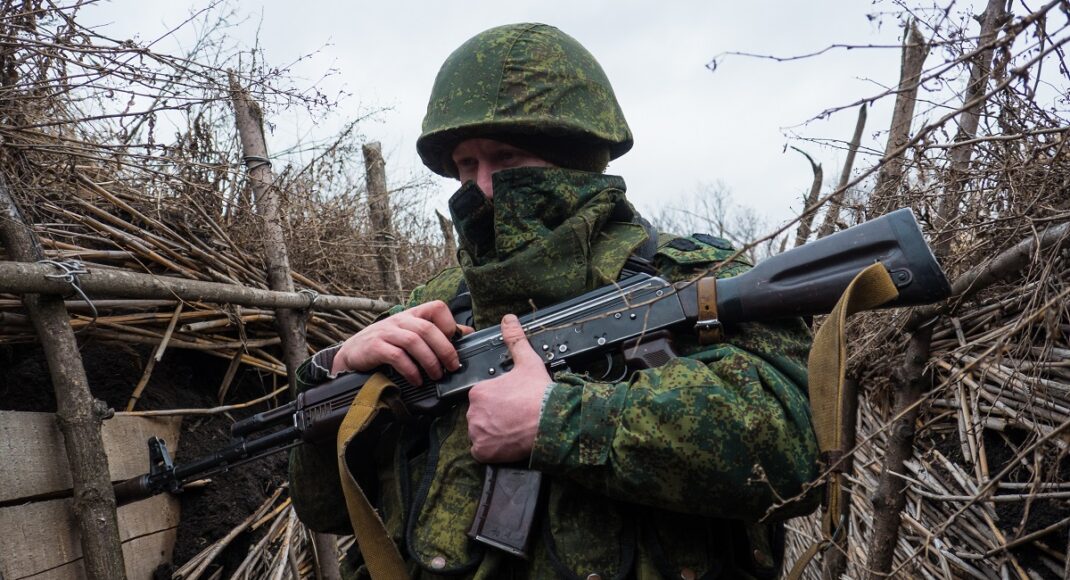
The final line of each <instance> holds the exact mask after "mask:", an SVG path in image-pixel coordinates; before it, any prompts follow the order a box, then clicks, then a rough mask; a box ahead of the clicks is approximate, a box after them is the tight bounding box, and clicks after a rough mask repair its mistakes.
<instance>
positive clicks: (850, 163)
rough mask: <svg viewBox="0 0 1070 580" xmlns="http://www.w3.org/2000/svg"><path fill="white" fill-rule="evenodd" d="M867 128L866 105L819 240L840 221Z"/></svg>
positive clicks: (849, 148) (848, 148) (858, 121)
mask: <svg viewBox="0 0 1070 580" xmlns="http://www.w3.org/2000/svg"><path fill="white" fill-rule="evenodd" d="M865 128H866V105H865V103H863V104H862V106H861V107H859V108H858V120H857V121H855V132H854V135H852V136H851V144H850V145H848V146H847V159H846V160H845V161H844V162H843V172H841V173H840V182H839V183H837V184H836V191H838V192H839V193H837V194H836V195H834V196H832V197H830V198H829V202H828V209H827V210H825V219H824V221H822V222H821V229H819V230H817V238H818V239H821V238H823V237H825V236H827V235H829V234H831V233H832V232H833V230H835V229H836V222H838V221H839V219H840V207H841V205H842V204H843V197H844V196H845V195H847V182H848V181H850V179H851V168H852V167H854V164H855V155H856V154H857V153H858V146H859V145H861V143H862V131H863V129H865Z"/></svg>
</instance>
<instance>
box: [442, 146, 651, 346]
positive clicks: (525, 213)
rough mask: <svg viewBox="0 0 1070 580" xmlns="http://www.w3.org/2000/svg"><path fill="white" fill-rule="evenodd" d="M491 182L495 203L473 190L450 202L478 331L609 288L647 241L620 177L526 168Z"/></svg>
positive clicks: (464, 190)
mask: <svg viewBox="0 0 1070 580" xmlns="http://www.w3.org/2000/svg"><path fill="white" fill-rule="evenodd" d="M493 179H494V199H493V201H492V200H488V199H487V198H486V197H485V196H484V195H483V192H482V191H480V189H479V187H478V186H476V184H475V183H474V182H467V183H465V184H464V185H462V186H461V188H460V189H459V190H458V191H457V193H455V194H454V195H453V197H451V198H450V213H451V214H452V216H453V221H454V223H455V224H456V225H457V230H458V233H459V237H460V243H459V245H460V249H459V251H458V261H459V262H460V265H461V269H462V271H463V272H464V278H465V280H466V281H467V283H468V287H469V289H470V290H471V293H472V306H473V314H474V319H475V324H476V327H477V328H483V327H486V326H490V325H494V324H498V323H500V322H501V318H502V316H504V315H505V314H509V313H513V314H517V315H524V314H527V313H529V312H531V311H532V310H534V309H537V308H542V307H545V306H549V305H552V304H556V303H558V302H562V301H564V300H567V299H569V298H573V297H575V296H576V295H578V294H581V293H583V292H586V291H589V290H593V289H594V288H597V287H600V286H604V285H606V284H610V283H612V282H613V281H615V280H616V277H617V275H618V273H619V272H620V270H621V268H622V267H623V265H624V262H625V260H627V259H628V256H630V255H631V254H632V252H633V251H635V249H636V248H638V247H639V245H640V244H642V243H643V242H644V241H645V240H646V238H647V234H646V232H645V231H644V229H643V227H642V226H641V225H639V224H638V223H634V219H635V217H636V214H635V212H634V210H633V209H632V207H631V205H630V204H628V202H627V200H626V199H625V196H624V181H623V180H622V179H621V178H620V177H616V176H612V175H603V174H600V173H588V172H584V171H575V170H570V169H559V168H545V167H524V168H517V169H508V170H505V171H499V172H497V173H495V174H494V177H493Z"/></svg>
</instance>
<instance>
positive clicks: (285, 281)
mask: <svg viewBox="0 0 1070 580" xmlns="http://www.w3.org/2000/svg"><path fill="white" fill-rule="evenodd" d="M227 76H228V79H229V81H230V94H231V99H232V100H233V103H234V117H235V123H236V124H237V126H238V135H239V137H240V138H241V142H242V150H243V151H244V152H245V164H246V170H247V172H248V175H249V181H250V182H251V183H252V188H253V192H254V194H255V200H256V210H257V213H259V214H260V217H261V218H262V219H263V221H264V256H265V258H266V260H267V269H268V286H269V287H270V288H271V289H272V290H275V291H278V292H293V291H294V283H293V275H292V273H291V272H290V259H289V255H288V252H287V250H286V238H285V236H284V235H283V231H282V223H281V220H282V214H281V212H280V211H279V196H278V189H276V188H275V187H274V181H275V178H274V176H273V175H272V173H271V163H270V162H269V161H267V155H268V152H267V144H266V143H265V141H264V126H263V113H262V112H261V111H260V107H259V106H258V105H257V104H256V102H255V101H253V100H252V98H250V97H249V94H248V93H247V92H246V91H245V90H244V89H242V88H241V87H240V86H239V85H238V80H237V77H236V76H235V75H234V73H233V71H228V73H227ZM364 158H365V164H367V159H368V153H367V148H365V153H364ZM379 167H380V170H381V167H382V158H381V156H380V163H379ZM380 179H381V181H382V184H383V189H384V194H383V200H384V201H383V205H384V206H385V208H386V212H387V214H386V216H387V217H386V219H387V224H388V225H389V224H390V221H389V219H390V218H389V210H390V205H389V202H388V201H387V199H386V197H385V189H386V178H385V176H381V177H380ZM371 197H372V196H371V195H369V200H370V199H371ZM373 215H374V211H373ZM373 223H374V218H373ZM389 235H390V237H391V239H393V227H392V226H391V227H390V229H389ZM382 252H383V250H382V249H380V254H382ZM393 265H394V269H393V272H394V274H395V276H396V277H397V292H396V293H395V296H397V297H398V299H400V298H401V293H400V290H401V278H400V274H399V273H398V267H397V256H396V255H394V264H393ZM392 298H393V296H392ZM306 313H307V311H299V310H294V309H290V308H279V309H277V310H276V311H275V326H276V328H277V329H278V332H279V336H280V337H281V338H282V350H283V360H284V361H285V363H286V375H287V378H288V379H289V383H290V393H291V395H293V396H297V368H298V367H299V366H301V363H302V362H303V361H304V360H305V358H306V357H307V356H308V341H307V340H306V338H305V314H306ZM235 360H240V359H237V358H235ZM231 378H233V377H231ZM228 385H229V381H228ZM223 395H225V392H223V391H221V392H220V402H221V403H222V397H223ZM293 522H294V520H293V518H292V517H291V519H290V524H289V526H288V527H287V528H286V540H285V542H286V543H287V544H288V543H289V538H290V535H291V533H292V532H293ZM285 550H286V548H284V553H285ZM320 568H321V569H322V570H325V571H326V573H325V576H328V577H331V575H332V573H333V576H334V577H337V576H338V575H339V574H338V572H337V570H338V561H337V560H334V561H332V562H321V563H320ZM282 569H283V568H282V567H281V566H280V568H279V570H280V571H279V572H278V573H277V574H276V578H281V576H282Z"/></svg>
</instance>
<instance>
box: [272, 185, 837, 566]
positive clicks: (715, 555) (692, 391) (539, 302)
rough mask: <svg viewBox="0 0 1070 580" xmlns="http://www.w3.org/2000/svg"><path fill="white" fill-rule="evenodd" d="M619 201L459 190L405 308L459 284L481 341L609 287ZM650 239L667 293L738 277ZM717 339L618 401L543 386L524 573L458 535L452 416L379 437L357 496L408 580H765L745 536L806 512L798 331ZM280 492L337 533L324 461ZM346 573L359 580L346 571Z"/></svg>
mask: <svg viewBox="0 0 1070 580" xmlns="http://www.w3.org/2000/svg"><path fill="white" fill-rule="evenodd" d="M623 189H624V184H623V182H622V181H621V180H620V179H619V178H615V177H612V176H603V175H596V174H586V173H581V172H574V171H566V170H545V169H539V170H530V169H519V170H509V171H505V172H500V173H499V174H496V175H495V185H494V191H495V200H494V202H495V203H494V204H493V205H491V204H489V203H488V202H486V201H485V200H483V199H482V197H481V195H480V196H479V197H476V196H475V195H473V194H472V192H471V191H468V192H467V193H466V191H465V189H464V188H462V190H461V191H460V192H459V193H458V194H457V195H456V196H454V199H453V200H451V209H452V210H453V213H454V217H455V220H456V223H457V225H458V230H459V232H460V234H461V247H462V249H461V251H460V252H459V254H460V260H459V261H460V264H461V267H459V268H451V269H448V270H446V271H444V272H442V273H441V274H440V275H438V276H437V277H435V278H434V279H432V280H431V281H429V282H428V283H427V284H425V285H424V286H421V287H419V288H417V289H416V290H414V291H413V293H412V296H411V299H410V301H409V304H408V305H407V306H413V305H415V304H419V303H423V302H426V301H430V300H443V301H446V302H449V301H450V300H451V299H452V298H453V297H454V295H455V294H456V291H457V288H458V285H459V283H460V281H461V279H462V278H464V279H465V281H466V282H467V284H468V286H469V288H471V292H472V298H473V306H474V309H475V319H476V323H477V327H482V326H486V325H488V324H496V323H497V322H498V321H499V320H500V316H501V315H502V314H504V313H506V312H521V313H523V312H524V311H525V309H530V308H531V306H530V304H531V303H534V304H535V305H536V306H545V305H547V304H552V303H554V302H556V301H560V300H563V299H566V298H570V297H572V296H575V295H576V294H579V293H581V292H584V291H587V290H590V289H593V288H595V287H599V286H602V285H605V284H608V283H610V282H612V281H613V280H615V279H616V277H617V275H618V274H619V272H620V270H621V267H622V266H623V264H624V261H625V260H626V258H627V257H628V255H629V254H630V253H631V252H632V251H634V249H635V248H636V247H637V246H638V245H639V244H641V243H642V242H643V241H644V240H646V238H647V234H646V232H645V231H644V230H643V228H642V227H641V226H639V225H638V224H636V223H635V219H634V218H635V215H634V212H633V211H632V210H631V206H630V205H629V204H628V203H627V201H626V200H625V198H624V193H623ZM478 193H479V192H478V190H476V191H475V194H478ZM514 194H515V195H514ZM488 224H492V227H488ZM661 238H662V239H661V240H660V241H659V245H658V249H657V253H656V255H655V257H654V265H655V266H656V267H657V269H658V270H659V272H660V274H661V275H663V276H666V277H668V278H669V279H671V280H673V281H676V280H683V279H687V278H690V277H693V276H694V275H696V274H698V273H700V272H703V271H705V270H707V269H709V268H711V267H714V266H718V265H719V266H720V269H719V271H718V272H717V275H718V276H732V275H735V274H738V273H739V272H741V271H743V270H744V269H746V268H748V267H749V265H747V264H746V263H744V262H742V261H739V260H738V259H737V260H736V261H732V262H729V263H722V262H724V260H726V258H728V257H729V256H730V255H731V254H732V253H733V252H732V251H731V247H730V246H729V245H728V244H727V243H726V242H724V241H723V240H720V239H717V238H712V237H710V236H705V235H702V234H697V235H693V236H690V237H686V238H684V237H675V236H661ZM399 310H400V308H399ZM727 331H728V332H727V336H728V338H727V340H726V342H724V343H721V344H717V345H712V346H706V347H703V346H700V345H698V344H697V342H696V341H695V340H694V338H693V337H689V336H678V337H676V339H675V340H676V347H677V350H678V351H679V352H681V353H682V354H683V355H685V356H681V357H680V358H677V359H674V360H672V361H671V362H669V363H668V364H666V365H664V366H662V367H659V368H655V369H649V370H643V371H637V372H634V373H632V374H631V376H629V377H628V378H627V380H625V381H622V382H619V383H603V382H597V381H593V380H590V378H589V377H587V376H586V375H584V374H581V373H580V372H574V371H570V372H558V373H556V374H555V375H554V376H553V380H554V383H553V384H552V385H551V389H550V391H549V394H548V396H547V399H546V402H545V405H544V408H543V412H542V416H541V419H540V424H539V433H538V436H537V439H536V442H535V447H534V450H533V452H532V456H531V467H532V468H535V469H538V470H541V471H542V472H543V473H544V476H545V477H544V483H543V489H544V493H546V496H545V497H544V498H543V499H542V501H541V503H540V507H539V511H540V514H539V520H538V522H537V524H536V525H537V528H538V529H537V531H536V532H535V541H534V542H533V544H534V545H533V550H532V552H533V553H532V556H531V558H530V559H529V560H527V561H524V560H520V559H518V558H515V557H513V556H509V555H507V554H505V553H503V552H499V551H497V550H494V549H489V548H484V547H483V546H482V545H480V544H477V543H475V542H474V541H472V540H470V539H469V538H468V536H467V531H468V529H469V527H470V526H471V524H472V520H473V517H474V512H475V508H476V505H477V501H478V498H479V495H480V491H481V488H482V479H483V466H481V465H480V464H478V463H477V462H476V461H475V460H474V459H473V458H472V456H471V454H470V452H469V447H470V444H469V440H468V429H467V423H466V419H465V413H466V410H467V406H466V405H460V406H458V407H456V408H455V409H453V410H451V411H449V412H447V413H445V414H444V415H442V416H440V417H437V418H434V419H433V420H430V419H428V420H422V421H418V422H415V423H412V424H408V425H399V424H395V425H390V426H389V427H387V428H386V429H385V430H384V431H383V433H382V434H381V436H380V438H379V442H378V444H377V445H376V447H375V449H374V453H369V455H368V457H367V458H366V459H365V461H366V462H367V463H368V464H367V465H365V466H363V468H362V469H363V472H364V473H365V474H366V483H365V487H366V488H369V487H370V489H369V490H368V491H369V493H370V494H374V497H377V498H378V502H377V503H378V507H379V509H380V510H381V514H382V515H383V518H384V521H385V522H386V524H387V528H388V529H389V530H390V531H391V533H392V534H393V537H394V540H395V541H396V542H397V543H398V545H399V546H400V547H401V549H402V554H403V555H404V556H405V557H407V558H408V560H409V562H410V564H411V571H412V573H413V576H414V577H421V578H425V577H426V578H437V577H440V576H441V577H458V576H459V577H468V578H546V577H564V578H589V577H591V575H592V574H595V575H596V576H595V577H600V578H607V579H608V578H644V579H645V578H679V577H684V578H689V577H691V578H714V577H727V578H737V577H738V578H748V577H773V576H775V575H776V574H777V572H778V570H777V567H778V565H779V562H777V561H776V559H777V556H778V552H779V549H778V547H777V546H776V544H777V542H778V538H777V537H776V536H777V534H776V533H775V532H776V531H777V530H778V529H780V526H779V525H778V523H777V521H776V520H775V519H773V520H770V521H771V522H772V523H764V524H763V523H758V519H759V518H762V517H763V516H765V515H766V512H767V510H768V509H769V508H770V507H771V506H773V505H774V504H775V503H777V501H778V498H793V497H796V496H800V495H802V499H801V500H798V501H795V502H792V503H789V504H788V506H787V507H786V508H784V509H782V510H781V511H780V512H778V515H777V517H780V518H783V517H789V516H793V515H799V514H802V513H808V512H809V511H812V509H813V508H814V506H815V497H814V494H812V493H811V494H804V493H803V490H804V484H805V483H806V482H808V481H810V480H811V479H813V478H814V477H816V475H817V462H816V456H817V445H816V441H815V438H814V435H813V431H812V427H811V425H810V413H809V406H808V401H807V398H806V395H805V392H806V390H805V389H806V366H805V365H806V356H807V351H808V349H809V332H808V331H807V329H806V328H805V325H804V324H803V323H802V321H800V320H786V321H781V322H776V323H770V324H742V325H739V326H735V327H731V328H729V329H727ZM332 357H333V352H332V351H331V350H330V349H329V350H328V351H325V352H323V353H320V354H319V355H317V357H314V359H313V360H311V361H309V362H308V363H306V365H304V366H303V367H302V369H301V370H300V372H299V375H300V377H301V380H302V382H303V383H304V384H305V386H306V387H307V386H309V385H311V384H315V383H318V382H321V381H322V380H325V378H326V373H325V369H327V368H330V360H331V358H332ZM327 474H330V475H327ZM291 481H292V491H291V493H292V494H293V498H294V505H295V506H296V507H297V509H298V514H299V515H300V516H301V518H302V520H304V521H305V522H306V523H307V524H308V525H310V526H311V527H313V528H315V529H321V530H331V531H336V532H345V531H347V530H348V528H349V526H348V521H347V520H346V515H345V510H344V507H343V506H344V503H343V502H342V500H341V491H340V489H339V486H338V484H337V470H336V469H335V467H334V456H333V449H316V448H312V447H308V446H306V447H304V448H299V450H298V451H295V452H294V454H293V455H292V458H291ZM351 564H352V565H354V566H355V568H354V570H351V572H360V571H362V570H363V569H362V568H360V567H359V564H360V560H359V555H356V554H354V555H351Z"/></svg>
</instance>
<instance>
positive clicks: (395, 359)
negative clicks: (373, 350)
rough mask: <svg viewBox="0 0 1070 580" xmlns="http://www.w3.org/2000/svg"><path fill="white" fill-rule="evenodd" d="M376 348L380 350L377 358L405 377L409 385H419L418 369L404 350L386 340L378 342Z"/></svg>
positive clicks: (420, 380)
mask: <svg viewBox="0 0 1070 580" xmlns="http://www.w3.org/2000/svg"><path fill="white" fill-rule="evenodd" d="M378 350H379V351H380V354H379V358H381V359H382V360H383V361H386V364H388V365H390V366H391V367H393V368H394V370H395V371H397V373H398V374H399V375H401V376H403V377H405V380H406V381H409V384H411V385H419V384H420V383H421V382H423V379H422V378H421V377H420V371H419V369H417V368H416V364H415V363H413V362H412V359H410V358H409V355H408V354H406V353H405V351H404V350H403V349H401V348H399V347H397V346H394V345H392V344H389V343H387V342H381V343H379V346H378Z"/></svg>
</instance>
